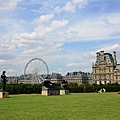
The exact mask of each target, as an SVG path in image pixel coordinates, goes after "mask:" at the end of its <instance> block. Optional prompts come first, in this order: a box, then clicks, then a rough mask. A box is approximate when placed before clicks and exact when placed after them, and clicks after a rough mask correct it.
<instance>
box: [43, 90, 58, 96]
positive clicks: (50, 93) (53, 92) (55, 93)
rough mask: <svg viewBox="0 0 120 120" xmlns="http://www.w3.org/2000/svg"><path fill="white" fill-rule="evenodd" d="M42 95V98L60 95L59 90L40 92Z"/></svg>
mask: <svg viewBox="0 0 120 120" xmlns="http://www.w3.org/2000/svg"><path fill="white" fill-rule="evenodd" d="M42 95H44V96H50V95H60V90H51V89H47V90H42Z"/></svg>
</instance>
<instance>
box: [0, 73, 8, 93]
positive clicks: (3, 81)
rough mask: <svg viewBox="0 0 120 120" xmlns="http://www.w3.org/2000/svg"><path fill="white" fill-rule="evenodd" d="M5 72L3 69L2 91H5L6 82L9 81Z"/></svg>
mask: <svg viewBox="0 0 120 120" xmlns="http://www.w3.org/2000/svg"><path fill="white" fill-rule="evenodd" d="M5 73H6V71H3V73H2V75H1V78H2V89H1V91H5V86H6V82H7V79H6V75H5Z"/></svg>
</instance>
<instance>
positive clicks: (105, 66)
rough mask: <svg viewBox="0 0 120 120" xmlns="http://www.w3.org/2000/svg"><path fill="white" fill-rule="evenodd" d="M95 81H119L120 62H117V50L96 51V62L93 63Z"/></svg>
mask: <svg viewBox="0 0 120 120" xmlns="http://www.w3.org/2000/svg"><path fill="white" fill-rule="evenodd" d="M92 72H93V82H94V83H96V84H106V83H116V82H117V83H119V84H120V64H117V60H116V52H115V51H114V52H113V56H112V54H110V53H104V51H100V52H97V53H96V62H95V64H94V63H93V64H92Z"/></svg>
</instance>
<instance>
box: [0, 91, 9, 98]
mask: <svg viewBox="0 0 120 120" xmlns="http://www.w3.org/2000/svg"><path fill="white" fill-rule="evenodd" d="M8 97H9V92H0V98H8Z"/></svg>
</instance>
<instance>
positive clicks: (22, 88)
mask: <svg viewBox="0 0 120 120" xmlns="http://www.w3.org/2000/svg"><path fill="white" fill-rule="evenodd" d="M56 86H57V88H58V89H60V88H61V84H56ZM68 87H69V90H70V93H83V92H87V93H88V92H96V91H98V90H100V89H101V88H105V89H106V91H107V92H118V91H120V85H119V84H117V83H114V84H106V85H103V84H101V85H97V84H78V83H69V85H68ZM6 91H8V92H9V93H10V94H31V93H41V91H42V85H41V84H7V85H6Z"/></svg>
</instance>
